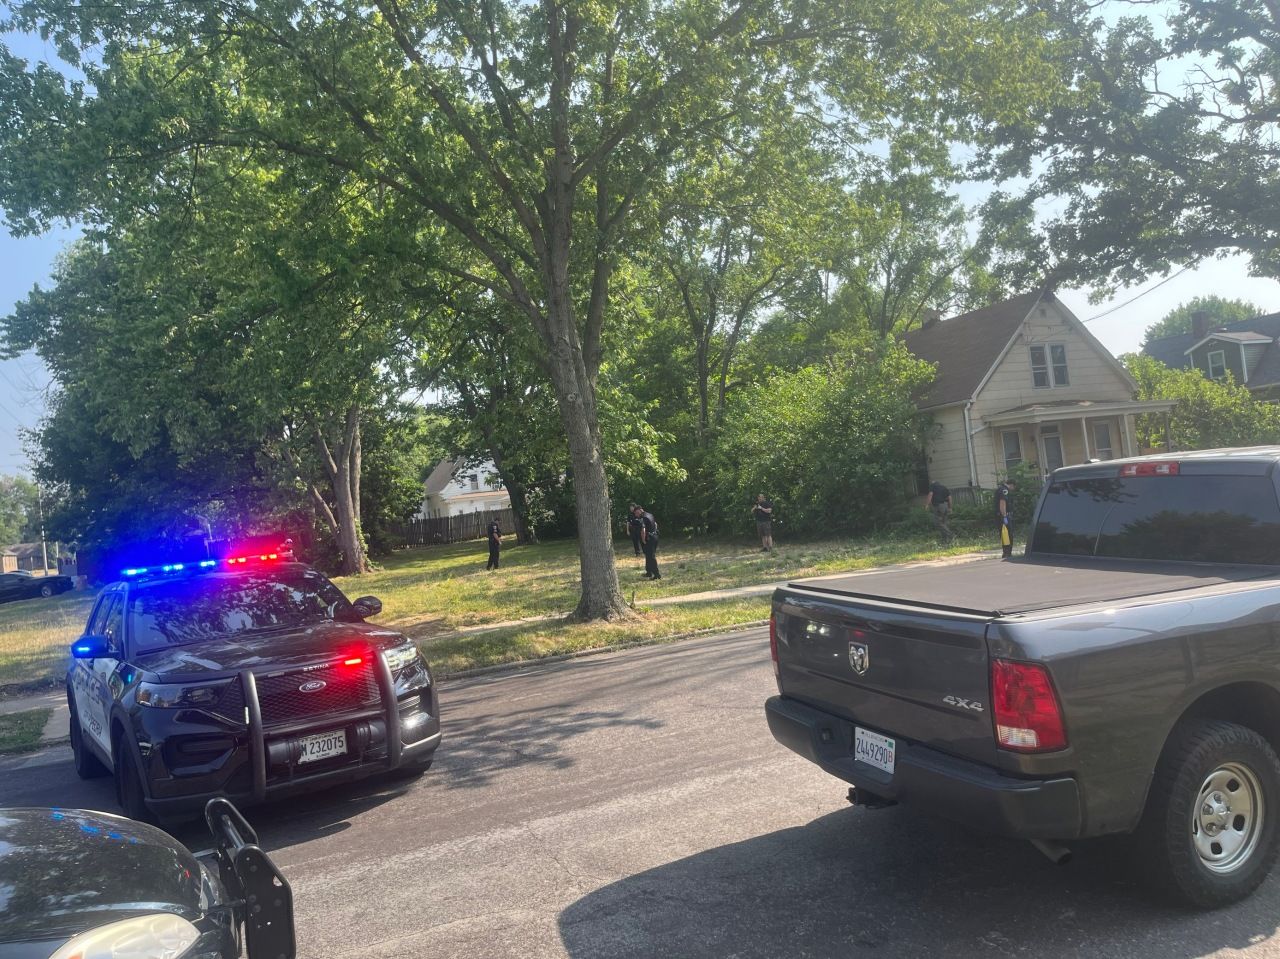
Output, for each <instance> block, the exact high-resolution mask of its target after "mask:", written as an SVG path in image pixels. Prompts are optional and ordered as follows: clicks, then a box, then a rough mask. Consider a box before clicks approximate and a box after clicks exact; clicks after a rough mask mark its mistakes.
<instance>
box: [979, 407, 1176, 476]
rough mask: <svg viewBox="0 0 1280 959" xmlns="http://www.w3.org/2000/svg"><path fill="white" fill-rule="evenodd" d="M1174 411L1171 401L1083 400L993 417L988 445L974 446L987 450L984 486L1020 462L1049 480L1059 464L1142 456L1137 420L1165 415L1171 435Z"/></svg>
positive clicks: (982, 470) (987, 424) (988, 425)
mask: <svg viewBox="0 0 1280 959" xmlns="http://www.w3.org/2000/svg"><path fill="white" fill-rule="evenodd" d="M1173 407H1174V403H1173V401H1171V400H1149V401H1139V400H1132V401H1128V402H1117V401H1108V402H1092V401H1089V400H1079V401H1064V402H1061V403H1037V404H1034V405H1030V406H1021V407H1018V408H1016V409H1011V410H1005V411H1003V412H1000V413H995V414H992V415H989V416H987V417H985V418H984V420H983V424H984V425H983V429H982V430H981V431H980V432H985V433H986V434H987V435H986V437H985V439H986V440H987V442H986V443H982V444H978V443H975V446H986V447H987V451H988V453H989V456H988V457H987V463H986V468H983V467H982V466H980V467H979V470H978V472H979V474H980V476H979V483H980V485H983V486H988V485H994V484H995V482H996V481H997V479H999V478H1000V477H1003V476H1006V475H1008V472H1009V470H1010V468H1011V467H1013V466H1015V465H1017V464H1019V463H1028V464H1031V465H1033V466H1035V467H1036V468H1038V469H1039V470H1040V472H1041V473H1042V474H1043V475H1046V476H1047V475H1048V474H1049V473H1051V472H1053V471H1054V470H1055V469H1057V468H1058V467H1060V466H1074V465H1076V464H1078V463H1088V462H1090V461H1094V460H1111V459H1121V458H1123V457H1126V456H1140V455H1142V453H1143V452H1146V451H1144V450H1141V449H1139V448H1138V444H1137V439H1136V434H1135V431H1134V417H1135V416H1137V415H1139V414H1151V413H1154V414H1162V415H1163V416H1164V417H1165V424H1166V428H1165V432H1166V437H1167V434H1168V416H1169V412H1170V411H1171V410H1172V409H1173ZM974 438H975V440H977V439H978V437H977V436H975V437H974ZM1166 445H1167V439H1166ZM980 462H981V461H980Z"/></svg>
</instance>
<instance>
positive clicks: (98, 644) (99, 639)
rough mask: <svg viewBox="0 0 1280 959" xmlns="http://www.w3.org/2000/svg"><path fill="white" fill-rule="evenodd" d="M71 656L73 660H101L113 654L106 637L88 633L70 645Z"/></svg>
mask: <svg viewBox="0 0 1280 959" xmlns="http://www.w3.org/2000/svg"><path fill="white" fill-rule="evenodd" d="M71 655H72V657H73V658H75V659H103V658H105V657H107V656H112V655H114V653H113V651H112V649H111V641H110V640H108V639H107V637H105V636H101V635H97V634H94V633H89V634H87V635H84V636H81V637H80V638H79V639H77V640H76V641H75V642H74V643H73V644H72V645H71Z"/></svg>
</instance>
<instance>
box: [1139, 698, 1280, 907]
mask: <svg viewBox="0 0 1280 959" xmlns="http://www.w3.org/2000/svg"><path fill="white" fill-rule="evenodd" d="M1277 817H1280V759H1278V758H1277V757H1276V753H1275V750H1274V749H1272V748H1271V745H1270V744H1269V743H1268V742H1267V741H1266V739H1264V738H1263V737H1262V736H1260V735H1259V734H1258V733H1256V732H1254V731H1253V730H1252V729H1249V728H1248V727H1246V726H1240V725H1238V724H1236V723H1229V722H1223V721H1221V720H1189V721H1186V722H1183V723H1180V724H1179V725H1178V726H1177V727H1175V729H1174V731H1173V734H1172V735H1171V736H1170V738H1169V742H1168V743H1166V744H1165V749H1164V752H1163V753H1162V754H1161V756H1160V761H1159V762H1158V763H1157V764H1156V773H1155V778H1154V779H1153V780H1152V783H1151V791H1150V793H1149V796H1148V799H1147V809H1146V812H1145V814H1144V815H1143V818H1142V822H1141V824H1140V825H1139V827H1138V838H1139V840H1140V842H1141V844H1142V846H1143V849H1144V853H1145V854H1144V856H1143V859H1142V862H1141V863H1140V867H1141V868H1142V869H1143V870H1144V872H1145V873H1146V875H1147V877H1148V879H1149V881H1150V882H1151V883H1152V884H1153V885H1155V886H1156V887H1157V888H1158V889H1159V890H1160V891H1162V892H1163V893H1165V894H1166V895H1169V896H1171V897H1172V898H1174V899H1175V900H1177V901H1179V902H1181V903H1184V904H1186V905H1190V906H1194V907H1196V908H1199V909H1212V908H1214V907H1217V906H1224V905H1226V904H1228V903H1232V902H1236V901H1238V900H1240V899H1243V898H1244V897H1246V896H1248V895H1249V894H1250V893H1251V892H1253V891H1254V890H1255V889H1257V888H1258V886H1259V885H1261V884H1262V881H1263V880H1264V879H1266V878H1267V874H1268V873H1270V872H1271V867H1272V866H1273V865H1275V861H1276V853H1277V842H1276V840H1277V833H1276V823H1277Z"/></svg>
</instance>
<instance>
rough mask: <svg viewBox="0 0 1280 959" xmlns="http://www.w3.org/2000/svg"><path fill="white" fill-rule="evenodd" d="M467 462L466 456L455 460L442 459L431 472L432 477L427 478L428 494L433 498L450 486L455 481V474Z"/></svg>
mask: <svg viewBox="0 0 1280 959" xmlns="http://www.w3.org/2000/svg"><path fill="white" fill-rule="evenodd" d="M466 462H467V459H466V457H465V456H459V457H457V458H455V459H442V460H441V461H440V462H439V463H437V464H436V468H435V469H433V470H432V471H431V475H430V476H428V477H427V482H426V493H427V495H428V496H432V495H434V494H435V493H439V492H440V491H441V490H442V489H444V488H445V487H446V486H448V485H449V482H450V481H451V480H452V479H453V474H454V473H456V472H458V470H460V469H462V467H463V464H465V463H466Z"/></svg>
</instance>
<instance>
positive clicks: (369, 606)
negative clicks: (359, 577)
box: [351, 596, 382, 619]
mask: <svg viewBox="0 0 1280 959" xmlns="http://www.w3.org/2000/svg"><path fill="white" fill-rule="evenodd" d="M351 608H352V609H354V610H355V611H356V613H358V614H359V616H360V618H361V619H368V618H369V617H370V616H377V615H378V614H379V613H380V612H382V600H380V599H378V597H377V596H361V597H360V598H359V599H357V600H356V601H355V602H353V603H352V604H351Z"/></svg>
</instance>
